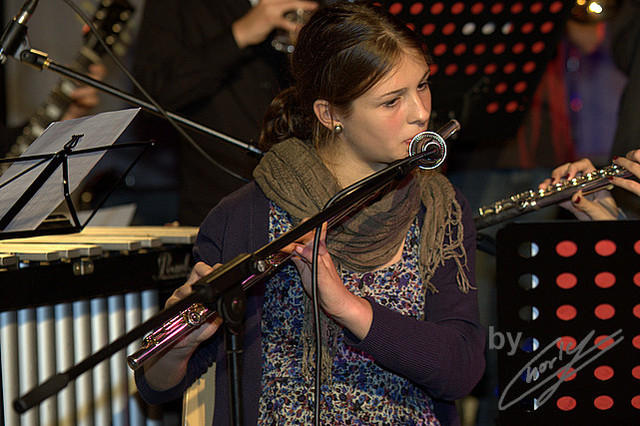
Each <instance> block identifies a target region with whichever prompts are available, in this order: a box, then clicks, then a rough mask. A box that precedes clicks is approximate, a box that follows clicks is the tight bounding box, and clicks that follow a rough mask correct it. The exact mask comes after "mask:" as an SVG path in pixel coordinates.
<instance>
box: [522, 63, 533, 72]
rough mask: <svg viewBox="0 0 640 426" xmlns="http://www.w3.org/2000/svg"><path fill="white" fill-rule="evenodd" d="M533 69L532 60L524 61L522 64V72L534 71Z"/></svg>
mask: <svg viewBox="0 0 640 426" xmlns="http://www.w3.org/2000/svg"><path fill="white" fill-rule="evenodd" d="M535 69H536V63H535V62H533V61H528V62H525V64H524V65H523V66H522V72H524V73H525V74H531V73H532V72H533V71H535Z"/></svg>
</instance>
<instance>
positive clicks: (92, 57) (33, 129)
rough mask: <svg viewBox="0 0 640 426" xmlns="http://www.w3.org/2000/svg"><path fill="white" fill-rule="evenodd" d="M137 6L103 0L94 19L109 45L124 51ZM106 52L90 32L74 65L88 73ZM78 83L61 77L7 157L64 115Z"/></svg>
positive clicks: (24, 147)
mask: <svg viewBox="0 0 640 426" xmlns="http://www.w3.org/2000/svg"><path fill="white" fill-rule="evenodd" d="M133 10H134V9H133V7H132V6H131V5H130V4H129V2H128V1H127V0H115V1H114V0H103V1H102V2H101V4H100V5H99V6H98V10H97V11H96V13H95V15H94V16H93V19H92V21H93V23H94V25H95V26H96V28H97V29H98V32H99V33H100V34H101V36H102V37H103V38H104V39H105V41H106V43H107V45H109V46H110V47H111V48H114V47H116V49H115V50H118V51H119V52H118V53H119V54H122V53H123V52H124V48H122V47H121V46H122V45H121V44H120V40H121V36H122V35H123V33H124V30H125V28H126V23H127V21H128V20H129V18H130V17H131V15H132V13H133ZM105 53H106V50H105V49H104V48H103V46H102V45H101V44H100V43H99V41H98V38H97V37H96V36H95V35H94V34H92V33H86V34H85V36H84V43H83V46H82V48H81V49H80V52H79V53H78V55H77V57H76V58H75V60H74V61H73V63H72V64H71V65H70V67H71V68H72V69H74V70H75V71H78V72H82V73H86V72H88V71H89V66H90V65H91V64H96V63H99V62H101V61H102V57H103V55H104V54H105ZM76 87H77V84H76V83H75V82H74V81H73V80H70V79H66V78H63V79H60V80H59V81H58V83H57V84H56V86H55V87H54V88H53V90H51V92H50V93H49V95H48V97H47V100H46V101H45V102H44V103H43V104H42V105H40V107H38V108H37V109H36V111H35V113H34V114H33V115H32V116H31V117H30V118H29V121H28V122H27V125H26V126H25V127H24V128H23V129H22V132H21V134H20V135H19V136H18V137H17V138H16V141H15V142H14V143H13V144H12V145H11V147H10V148H9V150H8V152H7V157H18V156H20V155H21V154H22V153H23V152H25V151H26V150H27V148H28V147H29V145H31V144H32V143H33V141H35V140H36V139H37V138H38V137H39V136H40V135H41V134H42V132H44V130H45V129H46V128H47V126H49V124H51V123H52V122H54V121H59V120H60V119H61V118H62V116H63V115H64V114H65V112H66V111H67V110H68V109H69V106H70V105H71V103H72V102H73V100H72V98H71V92H73V90H74V89H75V88H76ZM8 166H9V163H5V164H1V165H0V167H4V168H3V169H1V170H0V171H2V172H3V171H4V170H5V169H6V168H7V167H8Z"/></svg>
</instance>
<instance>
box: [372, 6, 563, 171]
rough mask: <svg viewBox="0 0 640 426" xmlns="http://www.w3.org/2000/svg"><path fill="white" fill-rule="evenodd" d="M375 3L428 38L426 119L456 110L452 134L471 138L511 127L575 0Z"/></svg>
mask: <svg viewBox="0 0 640 426" xmlns="http://www.w3.org/2000/svg"><path fill="white" fill-rule="evenodd" d="M379 3H380V4H381V5H382V7H384V8H385V9H387V10H389V12H390V13H391V14H393V15H396V16H398V17H399V18H400V19H401V20H403V21H404V22H407V23H408V26H409V27H410V28H412V29H414V30H415V31H416V32H419V33H421V34H422V35H423V36H424V38H425V39H426V41H427V44H428V48H429V52H430V54H431V56H432V57H433V60H434V64H433V65H431V73H432V79H431V81H432V85H431V92H432V95H433V112H432V120H436V121H438V122H444V121H448V120H449V119H451V118H456V119H457V120H458V121H460V124H461V125H462V130H461V132H460V134H459V138H458V140H459V142H461V143H462V142H465V143H478V142H479V141H485V140H489V141H492V142H495V141H496V140H502V139H504V138H506V137H509V136H512V135H514V134H515V133H516V130H517V128H518V125H519V123H520V119H521V118H522V116H523V115H524V112H525V111H526V109H527V108H528V106H529V103H530V101H531V99H532V97H533V94H534V92H535V89H536V87H537V85H538V83H539V82H540V78H541V77H542V74H543V72H544V70H545V67H546V64H547V63H548V62H549V60H550V59H551V58H552V56H553V53H554V51H555V48H556V45H557V42H558V40H559V38H560V36H561V35H562V33H563V30H564V23H565V21H566V19H567V17H568V16H569V12H570V11H571V8H572V7H573V6H574V5H575V0H536V1H523V0H504V1H495V0H477V1H473V2H468V1H452V2H447V1H441V0H436V1H433V0H431V1H414V0H411V1H409V0H400V1H398V0H383V1H379ZM455 149H456V144H452V150H454V151H455ZM451 160H455V154H453V153H452V156H451Z"/></svg>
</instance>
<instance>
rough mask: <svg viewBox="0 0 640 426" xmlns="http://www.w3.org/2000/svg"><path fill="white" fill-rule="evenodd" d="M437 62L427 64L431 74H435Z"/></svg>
mask: <svg viewBox="0 0 640 426" xmlns="http://www.w3.org/2000/svg"><path fill="white" fill-rule="evenodd" d="M438 69H439V68H438V64H431V65H429V71H431V75H436V73H437V72H438Z"/></svg>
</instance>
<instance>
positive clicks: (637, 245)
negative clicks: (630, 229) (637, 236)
mask: <svg viewBox="0 0 640 426" xmlns="http://www.w3.org/2000/svg"><path fill="white" fill-rule="evenodd" d="M633 250H634V251H635V252H636V253H638V254H640V240H638V241H636V243H635V244H634V245H633Z"/></svg>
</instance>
